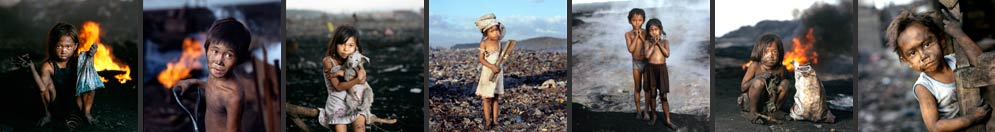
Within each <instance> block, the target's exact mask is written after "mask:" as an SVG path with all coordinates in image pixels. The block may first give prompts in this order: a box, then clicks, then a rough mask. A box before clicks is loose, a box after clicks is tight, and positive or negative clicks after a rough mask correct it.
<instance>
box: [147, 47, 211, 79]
mask: <svg viewBox="0 0 995 132" xmlns="http://www.w3.org/2000/svg"><path fill="white" fill-rule="evenodd" d="M201 43H202V42H200V41H198V40H195V39H192V38H186V39H183V55H182V56H180V59H179V60H175V61H170V62H169V63H168V64H166V70H163V71H162V73H159V76H158V77H157V79H158V80H159V82H160V83H162V85H163V86H166V88H172V87H173V85H175V84H176V82H179V81H180V80H183V79H187V78H190V77H191V76H192V75H191V73H190V72H191V71H193V70H200V69H201V68H202V67H203V66H202V64H201V60H202V59H201V58H203V56H204V47H203V46H201Z"/></svg>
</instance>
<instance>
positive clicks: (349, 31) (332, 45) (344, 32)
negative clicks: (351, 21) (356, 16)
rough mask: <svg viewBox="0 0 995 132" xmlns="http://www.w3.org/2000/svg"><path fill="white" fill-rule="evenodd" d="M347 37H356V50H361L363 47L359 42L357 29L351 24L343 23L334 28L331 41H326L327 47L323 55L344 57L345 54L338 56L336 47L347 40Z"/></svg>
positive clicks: (336, 58) (335, 57)
mask: <svg viewBox="0 0 995 132" xmlns="http://www.w3.org/2000/svg"><path fill="white" fill-rule="evenodd" d="M349 37H354V39H356V40H355V41H356V52H362V50H363V47H362V46H361V43H359V30H356V28H355V27H352V26H351V25H344V26H339V27H336V28H335V32H333V33H332V41H328V49H327V51H326V52H325V56H331V57H332V58H333V59H335V60H341V59H342V58H345V56H339V54H338V52H339V51H338V47H339V45H341V44H345V42H346V41H348V40H349Z"/></svg>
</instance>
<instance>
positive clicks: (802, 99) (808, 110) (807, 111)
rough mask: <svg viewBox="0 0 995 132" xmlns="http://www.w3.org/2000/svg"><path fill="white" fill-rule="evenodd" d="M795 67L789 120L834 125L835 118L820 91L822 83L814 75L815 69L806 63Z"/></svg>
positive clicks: (795, 63) (822, 90) (823, 91)
mask: <svg viewBox="0 0 995 132" xmlns="http://www.w3.org/2000/svg"><path fill="white" fill-rule="evenodd" d="M792 64H793V65H795V66H796V67H795V68H796V69H795V91H796V92H795V97H794V99H795V100H794V101H795V104H794V106H792V107H791V114H790V115H791V119H794V120H807V121H813V122H827V123H834V122H835V121H836V116H833V113H832V112H830V111H829V107H827V105H826V103H825V102H826V98H825V97H824V96H825V95H824V93H825V90H824V89H822V82H820V81H819V78H817V76H816V74H815V69H812V66H811V65H810V64H808V63H806V64H801V65H799V64H798V62H793V63H792Z"/></svg>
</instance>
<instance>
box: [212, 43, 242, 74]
mask: <svg viewBox="0 0 995 132" xmlns="http://www.w3.org/2000/svg"><path fill="white" fill-rule="evenodd" d="M209 45H210V47H208V49H207V62H208V63H209V64H208V68H209V69H210V70H211V77H214V78H222V77H225V76H227V75H229V72H230V71H231V69H232V67H234V66H235V60H237V58H236V57H242V56H235V52H236V51H235V49H234V48H233V47H230V46H228V45H227V44H222V43H214V44H209Z"/></svg>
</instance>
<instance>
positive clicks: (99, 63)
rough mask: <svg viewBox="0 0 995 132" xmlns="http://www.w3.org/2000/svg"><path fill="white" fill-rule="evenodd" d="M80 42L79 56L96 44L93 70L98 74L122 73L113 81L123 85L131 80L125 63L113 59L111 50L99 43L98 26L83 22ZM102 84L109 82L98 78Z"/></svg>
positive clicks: (93, 23)
mask: <svg viewBox="0 0 995 132" xmlns="http://www.w3.org/2000/svg"><path fill="white" fill-rule="evenodd" d="M79 37H80V40H81V41H82V42H83V43H82V44H81V45H80V49H79V52H77V54H81V53H83V52H86V51H90V50H93V49H90V46H91V44H97V49H96V50H97V51H96V53H94V54H93V68H94V69H96V70H97V71H98V72H100V71H123V72H124V74H118V75H114V79H115V80H117V82H119V83H121V84H124V83H125V82H128V81H129V80H131V68H130V67H129V66H128V64H127V63H124V62H122V61H121V60H118V59H117V58H114V54H112V49H111V48H110V47H107V46H105V45H104V44H103V43H100V24H99V23H97V22H94V21H86V22H83V26H82V28H81V29H80V34H79ZM100 80H101V81H103V82H105V83H106V82H108V81H109V80H108V79H107V78H104V77H102V76H101V77H100Z"/></svg>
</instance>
